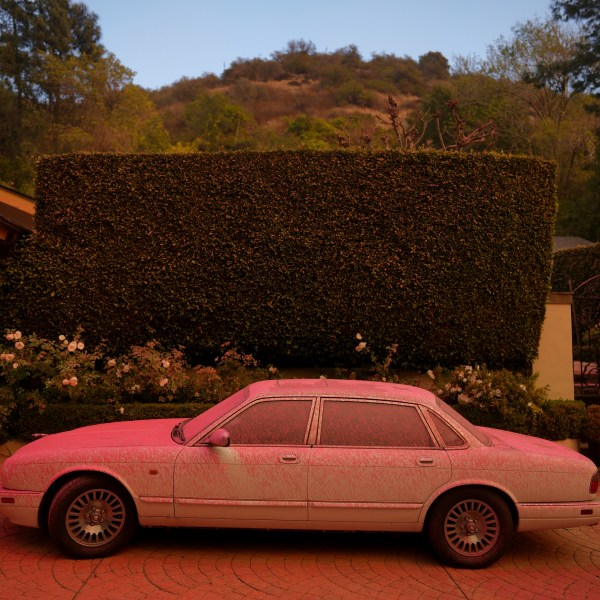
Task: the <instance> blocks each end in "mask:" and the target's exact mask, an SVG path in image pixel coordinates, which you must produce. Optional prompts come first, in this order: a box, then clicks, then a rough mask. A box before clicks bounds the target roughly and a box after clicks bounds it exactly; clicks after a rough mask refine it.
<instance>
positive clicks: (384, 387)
mask: <svg viewBox="0 0 600 600" xmlns="http://www.w3.org/2000/svg"><path fill="white" fill-rule="evenodd" d="M1 477H2V487H1V488H0V515H2V516H4V517H6V518H8V519H9V520H10V521H12V522H13V523H15V524H18V525H24V526H29V527H42V528H47V530H48V532H49V535H50V536H51V538H52V539H53V540H54V542H55V543H56V545H57V546H58V547H59V548H60V549H62V551H63V552H64V553H66V554H67V555H69V556H72V557H76V558H98V557H103V556H108V555H110V554H112V553H114V552H115V551H117V550H118V549H120V548H122V547H123V546H124V545H125V544H126V543H127V542H128V541H129V540H130V539H131V538H132V536H133V535H134V533H135V531H136V528H137V526H138V525H142V526H166V527H236V528H268V529H297V530H302V529H313V530H353V531H399V532H418V531H424V532H425V534H426V535H427V537H428V539H429V541H430V545H431V547H432V549H433V550H434V552H435V554H437V556H438V557H439V558H440V559H441V560H442V561H443V562H445V563H447V564H450V565H453V566H457V567H470V568H479V567H485V566H487V565H490V564H492V563H493V562H494V561H496V560H497V559H498V558H500V556H501V555H502V553H503V552H504V551H505V550H506V548H507V547H508V545H509V544H510V542H511V536H512V535H513V532H515V531H532V530H537V529H552V528H562V527H576V526H580V525H592V524H595V523H597V522H598V521H599V520H600V499H599V498H598V496H597V491H598V470H597V468H596V466H595V465H594V464H593V463H592V462H591V461H590V460H588V459H587V458H585V457H584V456H583V455H581V454H579V453H577V452H575V451H573V450H570V449H568V448H565V447H563V446H561V445H559V444H556V443H554V442H550V441H547V440H542V439H538V438H534V437H530V436H526V435H521V434H517V433H511V432H508V431H502V430H496V429H490V428H483V427H476V426H474V425H472V424H471V423H469V422H468V421H467V420H466V419H465V418H463V417H462V416H461V415H460V414H459V413H458V412H456V411H455V410H454V409H453V408H451V407H450V406H448V405H447V404H445V403H444V402H443V401H442V400H440V399H439V398H438V397H437V396H435V395H434V394H433V393H431V392H429V391H427V390H424V389H421V388H417V387H412V386H407V385H400V384H392V383H383V382H370V381H356V380H328V379H316V380H312V379H289V380H285V379H281V380H271V381H263V382H258V383H253V384H251V385H250V386H248V387H246V388H244V389H242V390H240V391H238V392H237V393H235V394H233V395H232V396H230V397H229V398H227V399H226V400H223V401H222V402H220V403H218V404H216V405H214V406H213V407H211V408H210V409H209V410H207V411H206V412H204V413H202V414H200V415H198V416H197V417H194V418H192V419H187V420H180V419H156V420H145V421H129V422H127V421H124V422H117V423H107V424H101V425H92V426H89V427H83V428H80V429H75V430H72V431H67V432H64V433H58V434H54V435H48V436H45V437H42V438H40V439H38V440H36V441H34V442H31V443H30V444H27V445H26V446H24V447H23V448H21V449H20V450H19V451H17V452H16V453H15V454H14V455H13V456H12V457H10V458H8V459H7V460H6V461H5V463H4V465H3V469H2V473H1Z"/></svg>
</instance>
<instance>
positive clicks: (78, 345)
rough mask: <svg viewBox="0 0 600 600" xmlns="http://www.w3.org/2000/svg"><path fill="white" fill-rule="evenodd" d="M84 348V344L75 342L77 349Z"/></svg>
mask: <svg viewBox="0 0 600 600" xmlns="http://www.w3.org/2000/svg"><path fill="white" fill-rule="evenodd" d="M84 348H85V344H84V343H83V342H78V343H77V350H83V349H84Z"/></svg>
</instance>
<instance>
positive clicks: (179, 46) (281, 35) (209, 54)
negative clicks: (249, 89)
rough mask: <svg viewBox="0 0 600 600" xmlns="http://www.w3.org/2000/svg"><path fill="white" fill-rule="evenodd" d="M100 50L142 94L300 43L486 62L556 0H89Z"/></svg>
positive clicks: (86, 0) (325, 49) (326, 49)
mask: <svg viewBox="0 0 600 600" xmlns="http://www.w3.org/2000/svg"><path fill="white" fill-rule="evenodd" d="M83 1H84V3H85V4H86V5H87V6H88V7H89V8H90V10H91V11H93V12H95V13H96V14H97V15H98V17H99V23H100V27H101V29H102V43H103V44H104V46H105V47H106V48H107V50H109V51H110V52H112V53H114V54H115V55H116V56H117V58H118V59H119V60H120V61H121V62H122V63H123V64H124V65H125V66H126V67H129V68H130V69H132V70H133V71H135V72H136V73H137V75H136V77H135V83H137V84H139V85H141V86H143V87H146V88H152V89H153V88H157V87H161V86H163V85H168V84H171V83H173V82H174V81H176V80H178V79H180V78H181V77H184V76H185V77H198V76H200V75H202V74H203V73H215V74H216V75H220V74H221V73H222V72H223V70H224V69H226V68H227V67H228V66H229V65H230V64H231V62H232V61H233V60H235V59H236V58H239V57H241V58H256V57H262V58H269V57H270V55H271V54H272V53H273V52H274V51H276V50H282V49H284V48H285V47H286V45H287V42H288V41H290V40H295V39H304V40H307V41H311V42H313V43H314V44H315V45H316V47H317V50H318V51H319V52H332V51H334V50H336V49H338V48H341V47H344V46H348V45H349V44H355V45H356V46H357V47H358V49H359V51H360V53H361V54H362V56H363V58H365V59H368V58H370V56H371V54H372V53H378V54H381V53H387V54H395V55H397V56H405V55H406V56H410V57H412V58H414V59H418V58H419V56H421V55H422V54H425V53H426V52H429V51H439V52H441V53H442V54H444V56H446V58H447V59H448V60H449V61H450V63H451V64H452V59H453V57H455V56H459V55H462V56H466V55H477V56H482V57H483V56H485V53H486V49H487V47H488V45H490V44H493V43H494V42H495V41H496V40H497V39H498V38H499V37H500V36H504V37H510V35H511V28H512V27H513V26H514V25H515V24H517V23H518V22H524V21H527V20H529V19H535V18H536V17H538V18H540V19H544V18H545V17H546V16H547V15H548V14H549V12H550V11H549V6H550V0H502V1H498V0H420V1H419V0H378V1H377V2H366V1H365V0H362V1H359V0H210V1H209V0H83Z"/></svg>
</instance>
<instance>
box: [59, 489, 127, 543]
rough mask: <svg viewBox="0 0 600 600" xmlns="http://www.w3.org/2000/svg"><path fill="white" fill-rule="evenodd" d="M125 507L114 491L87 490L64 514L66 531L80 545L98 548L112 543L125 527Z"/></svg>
mask: <svg viewBox="0 0 600 600" xmlns="http://www.w3.org/2000/svg"><path fill="white" fill-rule="evenodd" d="M125 516H126V514H125V505H124V504H123V501H122V500H121V498H119V496H117V495H116V494H115V493H114V492H112V491H110V490H105V489H95V490H88V491H86V492H84V493H83V494H81V495H80V496H78V497H77V498H76V499H75V500H74V501H73V502H72V503H71V505H70V506H69V508H68V510H67V513H66V517H65V518H66V526H67V531H68V533H69V535H70V536H71V538H72V539H73V540H75V541H76V542H77V543H78V544H81V545H83V546H102V545H104V544H107V543H108V542H110V541H111V540H113V539H114V538H115V537H116V536H117V535H118V534H119V532H120V531H121V530H122V529H123V526H124V524H125Z"/></svg>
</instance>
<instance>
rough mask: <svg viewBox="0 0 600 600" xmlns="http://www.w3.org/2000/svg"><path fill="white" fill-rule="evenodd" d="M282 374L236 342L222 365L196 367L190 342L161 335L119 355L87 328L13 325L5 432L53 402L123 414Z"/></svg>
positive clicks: (0, 358)
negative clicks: (88, 338) (162, 341)
mask: <svg viewBox="0 0 600 600" xmlns="http://www.w3.org/2000/svg"><path fill="white" fill-rule="evenodd" d="M277 376H278V373H277V369H275V368H274V367H269V368H268V369H265V368H260V367H259V365H258V363H257V361H256V360H255V359H254V357H253V356H252V355H250V354H244V353H242V352H240V351H238V350H237V349H236V348H234V347H232V346H231V344H230V343H225V344H223V346H222V347H221V354H220V355H219V356H218V357H217V358H216V359H215V366H208V367H207V366H196V367H193V368H192V367H191V366H190V365H189V364H188V363H187V362H186V360H185V357H184V354H183V349H182V348H178V349H171V350H166V349H164V348H162V347H161V346H160V345H159V344H158V343H157V342H148V343H147V344H146V345H145V346H133V347H132V348H131V349H130V351H129V352H128V353H127V354H125V355H123V356H119V357H116V358H114V357H108V356H105V355H104V353H103V349H102V348H96V349H94V350H93V351H90V350H89V349H88V348H86V346H85V343H84V342H83V341H82V340H81V331H79V332H77V334H76V335H75V336H73V337H72V338H70V337H67V336H65V335H60V336H59V337H58V338H57V339H56V340H45V339H42V338H38V337H36V336H34V335H30V336H25V335H23V333H22V332H20V331H8V332H7V333H6V335H5V336H4V340H1V341H0V440H1V439H2V438H3V436H4V437H6V435H8V433H7V432H8V431H9V430H10V423H11V422H24V421H25V420H26V415H27V414H28V413H29V412H30V411H32V410H35V411H36V412H37V413H38V414H39V413H42V412H43V411H44V410H45V408H46V405H47V404H56V403H65V402H67V403H71V404H72V403H88V404H91V403H93V404H105V405H110V406H111V407H112V408H111V410H112V411H113V412H114V413H115V415H116V416H123V415H124V414H125V413H126V412H127V406H128V405H130V404H131V403H133V402H144V403H152V402H158V403H167V402H177V403H181V402H186V403H198V402H209V403H215V402H218V401H220V400H222V399H224V398H226V397H227V396H229V395H231V394H232V393H234V392H236V391H237V390H239V389H241V388H242V387H244V386H246V385H248V384H250V383H252V382H253V381H259V380H262V379H268V378H273V377H277ZM11 433H13V434H15V433H16V434H17V435H18V432H11Z"/></svg>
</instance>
